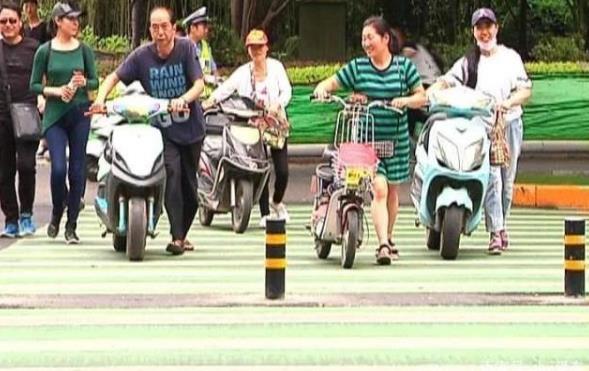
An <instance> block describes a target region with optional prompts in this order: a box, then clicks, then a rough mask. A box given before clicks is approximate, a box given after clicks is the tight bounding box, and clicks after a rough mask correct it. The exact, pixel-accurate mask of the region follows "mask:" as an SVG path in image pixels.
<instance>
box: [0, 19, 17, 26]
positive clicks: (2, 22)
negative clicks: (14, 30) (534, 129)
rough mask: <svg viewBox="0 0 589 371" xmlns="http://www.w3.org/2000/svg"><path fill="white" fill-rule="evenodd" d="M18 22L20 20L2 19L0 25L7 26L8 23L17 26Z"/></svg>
mask: <svg viewBox="0 0 589 371" xmlns="http://www.w3.org/2000/svg"><path fill="white" fill-rule="evenodd" d="M17 22H18V19H16V18H2V19H0V24H3V25H4V24H7V23H10V24H17Z"/></svg>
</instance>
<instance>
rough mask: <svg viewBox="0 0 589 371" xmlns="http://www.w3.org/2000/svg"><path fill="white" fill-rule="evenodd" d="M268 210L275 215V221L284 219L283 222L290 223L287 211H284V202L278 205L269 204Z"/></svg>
mask: <svg viewBox="0 0 589 371" xmlns="http://www.w3.org/2000/svg"><path fill="white" fill-rule="evenodd" d="M270 208H271V209H272V211H273V213H274V214H275V215H276V218H277V219H284V221H285V222H287V223H288V222H289V221H290V216H289V215H288V211H286V206H285V205H284V202H281V203H279V204H275V203H274V202H270Z"/></svg>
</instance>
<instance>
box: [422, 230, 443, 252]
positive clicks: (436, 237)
mask: <svg viewBox="0 0 589 371" xmlns="http://www.w3.org/2000/svg"><path fill="white" fill-rule="evenodd" d="M425 234H426V236H427V242H426V245H427V248H428V249H429V250H440V232H438V231H436V230H435V229H431V228H428V229H427V231H426V232H425Z"/></svg>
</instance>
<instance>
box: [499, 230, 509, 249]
mask: <svg viewBox="0 0 589 371" xmlns="http://www.w3.org/2000/svg"><path fill="white" fill-rule="evenodd" d="M499 235H500V236H501V250H503V251H505V250H507V248H508V247H509V238H508V236H507V231H506V230H505V229H503V230H501V231H499Z"/></svg>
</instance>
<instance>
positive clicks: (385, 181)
mask: <svg viewBox="0 0 589 371" xmlns="http://www.w3.org/2000/svg"><path fill="white" fill-rule="evenodd" d="M394 41H395V39H393V37H392V34H391V28H390V27H389V25H388V24H387V22H386V21H385V20H384V19H383V18H382V17H370V18H368V19H367V20H366V21H365V22H364V28H363V29H362V47H363V48H364V51H365V52H366V57H361V58H356V59H353V60H352V61H351V62H349V63H348V64H347V65H345V66H344V67H343V68H342V69H341V70H339V71H338V72H337V73H336V74H335V75H334V76H332V77H330V78H328V79H326V80H324V81H322V82H321V83H319V85H317V87H316V88H315V92H314V95H315V96H316V97H317V98H323V97H326V96H327V95H329V94H330V93H331V92H333V91H336V90H338V89H340V88H344V89H347V90H352V91H353V92H354V99H360V100H363V101H366V100H388V101H390V102H391V105H392V106H393V107H396V108H399V109H404V108H419V107H421V106H423V105H424V104H425V101H426V99H425V92H424V89H423V87H422V85H421V80H420V78H419V74H418V73H417V69H416V68H415V65H413V63H412V62H411V61H410V60H409V59H407V58H405V57H403V56H399V55H395V54H394V50H395V49H396V47H394ZM371 113H372V114H373V115H374V122H375V138H374V139H375V140H376V141H392V142H393V145H394V153H393V155H392V157H387V158H379V160H380V162H379V165H378V169H377V176H376V177H375V179H374V183H373V190H374V200H373V202H372V219H373V221H374V229H375V230H376V235H377V237H378V243H379V245H378V248H377V250H376V261H377V263H378V264H381V265H388V264H390V263H391V260H396V259H398V258H399V253H398V250H397V248H396V247H395V244H394V243H393V239H392V234H393V227H394V224H395V220H396V218H397V213H398V210H399V196H398V193H399V185H400V184H401V183H403V182H406V181H407V180H409V133H408V128H407V114H406V113H404V114H403V115H399V114H397V113H395V112H392V111H390V110H386V109H383V108H375V109H372V110H371Z"/></svg>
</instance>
